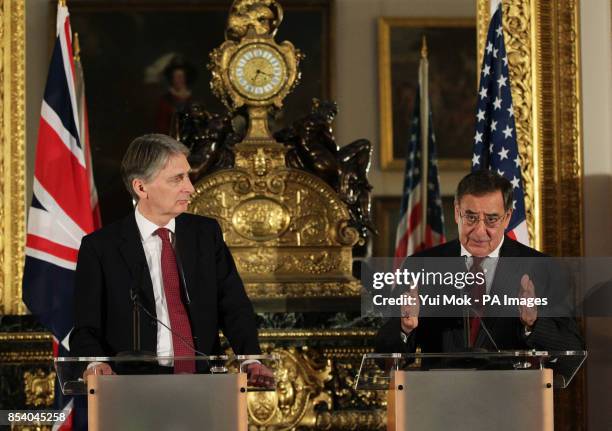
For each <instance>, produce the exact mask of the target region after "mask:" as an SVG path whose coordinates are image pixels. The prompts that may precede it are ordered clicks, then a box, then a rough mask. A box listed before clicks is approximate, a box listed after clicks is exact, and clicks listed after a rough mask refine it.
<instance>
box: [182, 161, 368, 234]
mask: <svg viewBox="0 0 612 431" xmlns="http://www.w3.org/2000/svg"><path fill="white" fill-rule="evenodd" d="M195 188H196V191H195V193H194V195H193V198H192V203H191V207H190V209H191V211H192V212H194V213H197V214H205V215H209V216H213V217H215V218H217V219H218V220H219V221H220V222H221V224H222V227H223V231H224V235H225V240H226V241H227V243H228V244H229V245H230V246H247V245H248V246H258V245H260V244H261V241H266V240H271V239H274V240H276V242H277V243H278V244H283V245H294V246H303V245H330V246H333V245H336V246H343V245H347V246H352V245H353V244H355V243H356V242H357V239H358V234H357V231H356V230H355V229H353V228H349V227H347V225H346V223H347V222H348V220H349V217H350V216H349V213H348V210H347V209H346V206H345V205H344V203H343V202H342V201H341V200H340V199H339V197H338V196H337V194H336V193H335V192H334V191H333V190H332V189H331V188H329V187H328V186H327V185H326V184H325V183H323V182H322V181H321V180H320V179H319V178H317V177H314V176H313V175H310V174H308V173H307V172H303V171H298V170H294V169H285V168H281V169H276V170H274V171H273V172H270V173H269V174H268V175H267V176H266V179H265V180H263V179H259V177H258V176H256V175H252V174H250V173H248V172H245V171H243V170H241V169H234V170H226V171H220V172H217V173H214V174H212V175H209V176H207V177H206V178H204V179H203V180H202V181H200V182H199V183H198V184H196V187H195ZM262 195H263V196H262ZM266 198H267V199H268V201H264V199H266ZM250 199H257V200H255V201H254V205H252V206H251V208H250V210H252V211H258V212H260V213H262V214H263V213H265V212H266V211H268V210H269V208H271V205H272V204H271V203H270V202H272V201H274V202H277V203H279V205H280V204H282V205H283V206H284V207H285V208H286V212H285V211H281V210H280V208H279V207H276V208H277V209H276V210H275V211H277V213H278V214H279V217H281V218H284V214H285V213H288V214H289V216H290V221H289V227H288V229H284V230H281V229H279V230H278V232H279V233H278V234H276V235H275V236H274V237H271V238H268V237H266V238H262V239H259V238H257V239H255V238H245V235H239V234H238V232H236V226H235V224H234V223H235V222H234V217H235V215H234V214H235V213H236V211H237V209H239V208H240V205H241V204H242V203H243V202H246V201H249V200H250ZM264 205H265V206H264ZM257 206H261V207H262V208H261V210H260V209H257V208H253V207H257ZM281 213H282V214H283V216H280V214H281ZM244 220H245V222H246V221H247V220H246V219H244ZM240 228H241V229H243V227H242V226H241V227H240Z"/></svg>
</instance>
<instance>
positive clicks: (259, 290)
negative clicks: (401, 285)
mask: <svg viewBox="0 0 612 431" xmlns="http://www.w3.org/2000/svg"><path fill="white" fill-rule="evenodd" d="M244 287H245V290H246V292H247V294H248V295H249V298H251V299H278V298H321V297H349V296H358V295H359V293H360V291H361V284H360V283H359V282H358V281H349V282H328V283H325V282H317V283H291V282H288V283H271V282H267V283H245V285H244Z"/></svg>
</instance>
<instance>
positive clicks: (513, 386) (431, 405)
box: [355, 351, 586, 431]
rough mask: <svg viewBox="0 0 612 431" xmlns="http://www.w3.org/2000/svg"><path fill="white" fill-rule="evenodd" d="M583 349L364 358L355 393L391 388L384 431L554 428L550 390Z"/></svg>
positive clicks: (575, 365) (566, 380)
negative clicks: (385, 430)
mask: <svg viewBox="0 0 612 431" xmlns="http://www.w3.org/2000/svg"><path fill="white" fill-rule="evenodd" d="M585 359H586V352H585V351H564V352H542V351H505V352H469V353H439V354H432V353H413V354H366V355H364V357H363V359H362V362H361V366H360V369H359V374H358V376H357V381H356V384H355V387H356V389H358V390H387V391H388V398H387V430H389V431H391V430H406V431H412V430H438V429H440V430H442V429H452V430H458V431H463V430H465V431H468V430H469V431H485V430H487V431H490V430H495V431H514V430H521V431H549V430H553V429H554V420H553V419H554V414H553V411H554V410H553V389H554V388H566V387H567V386H568V385H569V384H570V382H571V380H572V378H573V377H574V376H575V374H576V372H577V371H578V369H579V368H580V366H581V365H582V363H583V362H584V360H585Z"/></svg>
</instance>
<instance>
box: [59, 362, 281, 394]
mask: <svg viewBox="0 0 612 431" xmlns="http://www.w3.org/2000/svg"><path fill="white" fill-rule="evenodd" d="M53 362H54V365H55V370H56V373H57V377H58V380H59V384H60V388H61V390H62V393H63V394H64V395H85V394H86V393H87V381H86V377H85V374H88V373H90V374H101V373H99V372H98V371H97V367H95V366H96V365H98V364H107V365H108V366H109V367H110V370H111V371H110V372H111V373H112V374H119V375H143V374H144V375H146V374H173V372H174V367H177V366H180V365H181V364H180V363H192V364H193V365H194V368H195V373H194V374H232V373H247V374H249V373H251V372H252V371H253V370H252V368H251V367H249V366H248V365H249V364H253V363H259V364H261V365H263V366H264V367H265V368H267V370H268V372H270V373H271V374H272V375H273V376H274V375H275V374H276V371H277V370H278V367H279V356H278V355H237V356H229V355H217V356H153V355H151V356H149V355H134V356H130V355H122V356H103V357H93V356H92V357H60V358H55V359H54V360H53ZM258 372H259V370H258ZM265 380H266V382H265V383H259V384H253V385H252V382H251V379H249V385H250V386H249V387H248V388H247V390H249V391H268V390H275V389H276V383H275V378H272V379H270V381H267V380H268V379H265Z"/></svg>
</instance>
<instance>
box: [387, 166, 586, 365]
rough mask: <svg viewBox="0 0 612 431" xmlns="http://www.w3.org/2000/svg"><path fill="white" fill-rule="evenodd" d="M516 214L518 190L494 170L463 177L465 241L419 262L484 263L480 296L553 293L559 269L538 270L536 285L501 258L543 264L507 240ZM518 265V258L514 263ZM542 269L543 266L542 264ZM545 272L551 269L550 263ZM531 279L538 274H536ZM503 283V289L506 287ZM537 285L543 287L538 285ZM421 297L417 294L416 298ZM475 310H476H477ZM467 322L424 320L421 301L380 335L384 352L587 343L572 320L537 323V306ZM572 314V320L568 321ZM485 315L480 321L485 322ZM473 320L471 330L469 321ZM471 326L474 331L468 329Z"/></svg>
mask: <svg viewBox="0 0 612 431" xmlns="http://www.w3.org/2000/svg"><path fill="white" fill-rule="evenodd" d="M511 215H512V184H511V183H510V182H509V181H508V180H506V179H505V178H503V177H501V176H499V175H497V174H496V173H494V172H491V171H479V172H475V173H471V174H469V175H467V176H466V177H464V178H463V179H462V180H461V182H460V183H459V185H458V187H457V192H456V194H455V221H456V223H457V226H458V231H459V239H458V240H454V241H450V242H447V243H445V244H442V245H440V246H437V247H433V248H431V249H428V250H425V251H423V252H421V253H418V254H417V255H416V256H417V257H423V258H429V257H446V258H452V257H457V258H459V257H462V256H464V257H465V260H466V262H467V265H466V263H463V265H464V268H463V270H465V269H466V268H467V267H470V266H472V265H478V268H479V269H480V270H481V271H484V273H485V274H488V275H487V277H486V283H483V284H486V286H482V289H483V290H482V292H483V293H485V289H486V293H490V292H491V291H492V290H494V289H499V288H500V286H501V285H502V284H503V285H504V288H508V286H510V288H511V289H513V290H515V292H516V293H518V294H515V295H514V296H516V297H520V298H534V297H535V290H536V288H537V289H538V294H539V296H541V293H543V292H544V293H546V294H549V295H555V292H554V289H555V287H559V286H560V284H559V282H560V281H561V282H562V281H563V280H562V277H561V275H560V273H559V272H558V271H554V270H550V268H548V269H546V268H545V270H544V271H539V272H540V274H541V276H540V277H538V278H537V279H535V280H534V279H531V278H530V276H529V275H528V274H527V273H526V272H527V271H525V272H522V271H523V269H521V271H520V272H519V271H517V266H516V265H507V264H505V263H504V259H497V258H498V257H502V258H518V257H525V258H537V257H544V255H543V254H542V253H540V252H538V251H537V250H534V249H532V248H530V247H527V246H525V245H522V244H520V243H519V242H517V241H515V240H513V239H511V238H510V237H508V236H505V235H504V232H505V230H506V228H507V227H508V224H509V223H510V217H511ZM509 260H512V259H509ZM536 266H537V265H536ZM544 266H545V265H544ZM532 277H533V275H532ZM501 280H503V283H502V282H501ZM536 284H537V285H536ZM411 295H413V296H414V297H415V298H417V299H418V296H417V295H416V291H413V292H412V293H411ZM472 311H473V310H472ZM473 314H474V313H472V317H471V318H462V317H448V316H447V317H424V318H419V304H418V301H417V302H416V303H415V304H414V305H412V306H404V307H402V310H401V316H402V317H396V318H391V319H389V321H387V322H386V324H385V325H384V326H383V327H382V328H381V329H380V330H379V332H378V334H377V337H376V350H377V351H378V352H384V353H392V352H414V351H415V348H416V347H417V346H418V347H420V348H421V350H422V351H423V352H453V351H454V352H457V351H467V350H470V349H473V348H474V349H479V350H482V349H485V350H508V349H538V350H582V349H583V342H582V338H581V336H580V333H579V331H578V329H577V326H576V323H575V321H574V320H573V318H570V317H539V316H538V308H537V307H528V306H520V307H519V309H518V311H517V316H516V317H508V316H505V317H500V316H487V310H486V308H485V309H484V310H483V311H482V313H481V315H480V316H476V317H477V318H476V319H475V318H474V316H473ZM565 316H567V314H566V315H565ZM481 317H482V318H481ZM468 321H469V322H472V323H473V326H472V327H471V328H470V327H469V326H468V325H467V322H468ZM466 327H467V328H468V329H467V330H466Z"/></svg>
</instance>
